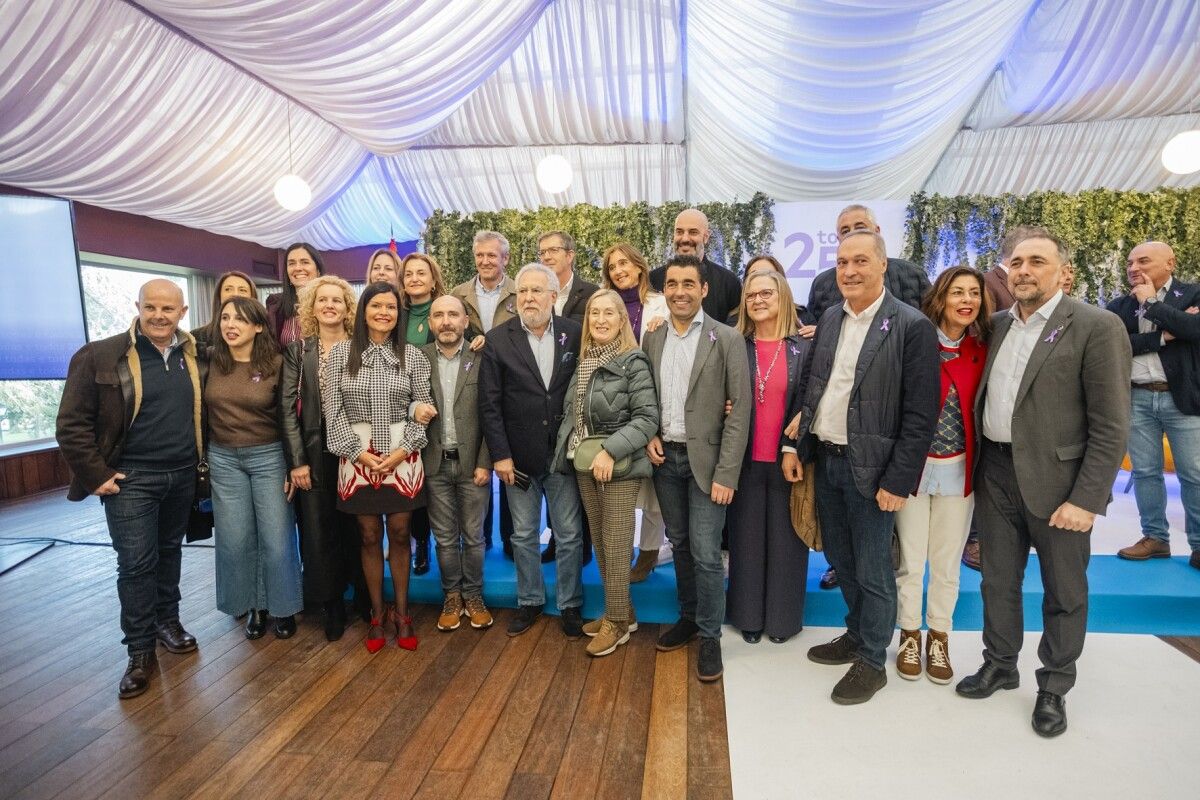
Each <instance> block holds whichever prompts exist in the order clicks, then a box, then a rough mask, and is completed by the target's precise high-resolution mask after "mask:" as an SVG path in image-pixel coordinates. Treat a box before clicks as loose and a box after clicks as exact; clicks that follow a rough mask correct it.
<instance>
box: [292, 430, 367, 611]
mask: <svg viewBox="0 0 1200 800" xmlns="http://www.w3.org/2000/svg"><path fill="white" fill-rule="evenodd" d="M312 471H313V480H314V481H318V482H319V485H320V487H321V488H319V489H318V488H314V489H311V490H309V491H307V492H304V491H298V492H296V512H297V520H298V522H299V524H300V556H301V561H302V562H303V565H304V604H305V606H306V607H309V608H311V607H315V606H316V605H319V604H321V603H328V602H331V601H333V600H336V599H339V598H340V597H341V596H342V595H343V594H344V593H345V591H346V585H347V584H348V583H353V584H354V585H355V587H358V586H359V585H361V584H362V562H361V559H360V558H359V535H358V523H357V522H356V521H355V519H354V517H353V516H351V515H350V514H343V513H342V512H341V511H338V510H337V479H338V458H337V456H335V455H331V454H329V453H325V454H324V456H323V457H322V459H321V463H320V464H315V465H312ZM318 471H319V472H318Z"/></svg>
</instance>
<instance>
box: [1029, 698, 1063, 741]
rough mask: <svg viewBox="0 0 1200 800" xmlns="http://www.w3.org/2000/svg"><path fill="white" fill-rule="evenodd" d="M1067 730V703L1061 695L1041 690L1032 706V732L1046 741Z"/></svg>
mask: <svg viewBox="0 0 1200 800" xmlns="http://www.w3.org/2000/svg"><path fill="white" fill-rule="evenodd" d="M1066 729H1067V701H1066V698H1064V697H1063V696H1062V695H1061V694H1055V693H1054V692H1047V691H1045V690H1041V691H1039V692H1038V695H1037V703H1035V704H1034V706H1033V730H1034V733H1036V734H1037V735H1038V736H1044V737H1046V738H1047V739H1049V738H1051V737H1054V736H1058V735H1059V734H1060V733H1062V732H1063V731H1065V730H1066Z"/></svg>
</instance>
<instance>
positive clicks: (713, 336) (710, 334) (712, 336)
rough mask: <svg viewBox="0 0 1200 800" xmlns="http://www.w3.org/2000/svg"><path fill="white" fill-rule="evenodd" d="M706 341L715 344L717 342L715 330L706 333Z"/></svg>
mask: <svg viewBox="0 0 1200 800" xmlns="http://www.w3.org/2000/svg"><path fill="white" fill-rule="evenodd" d="M708 340H709V341H710V342H715V341H716V340H717V332H716V331H715V330H713V331H709V332H708Z"/></svg>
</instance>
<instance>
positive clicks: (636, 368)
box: [552, 289, 659, 656]
mask: <svg viewBox="0 0 1200 800" xmlns="http://www.w3.org/2000/svg"><path fill="white" fill-rule="evenodd" d="M580 351H581V352H580V358H579V366H578V367H577V368H576V370H575V376H574V377H573V378H572V379H571V385H570V387H568V389H567V393H566V397H565V399H564V403H563V421H562V425H561V427H560V428H559V430H558V441H557V446H556V448H555V457H554V462H553V467H552V468H553V469H554V470H556V471H558V472H570V471H574V472H575V479H576V481H577V482H578V483H579V495H580V498H581V499H582V501H583V509H584V512H585V513H586V514H587V518H588V525H589V526H590V527H591V530H592V536H593V542H594V545H595V548H596V562H597V564H598V565H599V567H600V575H601V578H602V579H603V581H604V616H603V617H601V618H600V619H598V620H596V621H594V622H591V623H589V624H587V625H585V626H584V627H583V632H584V633H586V634H587V635H588V636H590V637H592V639H591V641H590V642H589V643H588V646H587V651H588V653H589V654H590V655H593V656H605V655H608V654H609V653H611V652H613V651H614V650H616V649H617V647H619V646H620V645H622V644H624V643H625V642H627V641H629V634H630V632H631V631H633V630H636V629H637V618H636V617H635V616H634V613H633V607H632V605H631V604H630V602H629V562H630V559H631V558H632V557H633V527H634V505H635V503H636V502H637V497H638V491H639V490H640V488H641V484H642V481H643V479H645V478H648V477H650V474H651V467H650V459H649V457H648V456H647V455H646V445H647V444H649V443H650V439H651V437H652V436H654V434H655V432H657V431H658V422H659V411H658V396H657V393H656V392H655V389H654V374H653V371H652V369H651V367H650V360H649V359H647V358H646V354H645V353H643V352H642V351H641V350H640V349H639V348H638V346H637V339H636V338H635V337H634V332H633V328H632V326H631V325H630V322H629V315H628V314H627V313H626V311H625V303H624V302H623V301H622V298H621V296H620V295H619V294H618V293H616V292H614V291H612V290H611V289H600V290H599V291H597V292H595V293H594V294H593V295H592V296H591V297H590V298H589V299H588V303H587V309H586V310H585V312H584V327H583V337H582V341H581V344H580Z"/></svg>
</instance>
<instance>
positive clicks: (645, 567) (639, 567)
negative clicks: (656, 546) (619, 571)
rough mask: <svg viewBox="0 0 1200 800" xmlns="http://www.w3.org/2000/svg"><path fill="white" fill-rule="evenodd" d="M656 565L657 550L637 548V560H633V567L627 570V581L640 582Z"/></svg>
mask: <svg viewBox="0 0 1200 800" xmlns="http://www.w3.org/2000/svg"><path fill="white" fill-rule="evenodd" d="M656 566H658V551H656V550H638V557H637V560H636V561H634V562H633V568H632V569H631V570H629V582H630V583H641V582H642V581H644V580H646V578H649V577H650V573H651V572H653V571H654V568H655V567H656Z"/></svg>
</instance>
